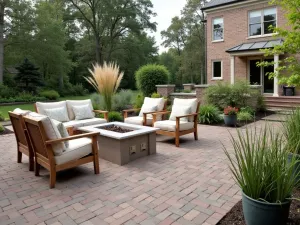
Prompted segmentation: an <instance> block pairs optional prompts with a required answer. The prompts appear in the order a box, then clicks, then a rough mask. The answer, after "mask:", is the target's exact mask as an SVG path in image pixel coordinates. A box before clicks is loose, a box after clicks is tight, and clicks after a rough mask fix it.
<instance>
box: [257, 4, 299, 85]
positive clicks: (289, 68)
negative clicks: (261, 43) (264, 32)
mask: <svg viewBox="0 0 300 225" xmlns="http://www.w3.org/2000/svg"><path fill="white" fill-rule="evenodd" d="M270 3H271V4H277V5H280V6H281V7H282V8H283V9H284V10H286V15H285V16H286V18H287V20H288V25H289V28H288V29H285V28H275V32H276V33H277V34H276V36H278V37H281V38H283V39H284V42H283V44H282V45H277V46H274V48H273V49H266V50H264V52H265V55H266V56H273V55H274V54H278V55H280V54H286V53H287V54H289V56H288V57H285V58H284V59H283V60H280V61H279V67H278V68H277V70H276V71H275V72H274V73H269V74H268V75H269V78H273V77H276V76H277V77H278V78H279V83H280V84H286V85H288V86H300V60H299V57H297V55H298V54H300V26H299V24H300V11H299V9H300V0H293V1H290V0H272V1H271V2H270ZM270 29H274V28H272V27H270ZM259 65H260V66H269V65H274V62H267V61H265V62H262V63H260V64H259Z"/></svg>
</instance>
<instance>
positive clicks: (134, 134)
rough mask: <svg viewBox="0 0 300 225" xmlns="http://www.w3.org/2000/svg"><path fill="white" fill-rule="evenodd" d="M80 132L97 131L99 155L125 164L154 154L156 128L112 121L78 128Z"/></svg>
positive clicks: (113, 161)
mask: <svg viewBox="0 0 300 225" xmlns="http://www.w3.org/2000/svg"><path fill="white" fill-rule="evenodd" d="M78 130H79V131H81V132H99V136H98V145H99V157H100V158H102V159H105V160H107V161H110V162H112V163H116V164H118V165H121V166H122V165H125V164H127V163H129V162H130V161H133V160H135V159H138V158H141V157H144V156H147V155H152V154H156V131H157V130H158V128H153V127H145V126H139V125H133V124H127V123H120V122H113V123H106V124H98V125H93V126H88V127H81V128H78Z"/></svg>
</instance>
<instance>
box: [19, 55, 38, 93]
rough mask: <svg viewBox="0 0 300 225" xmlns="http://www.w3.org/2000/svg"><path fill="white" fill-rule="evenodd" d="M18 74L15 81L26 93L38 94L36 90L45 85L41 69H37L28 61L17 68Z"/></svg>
mask: <svg viewBox="0 0 300 225" xmlns="http://www.w3.org/2000/svg"><path fill="white" fill-rule="evenodd" d="M16 69H17V70H18V74H17V75H16V77H15V80H16V82H17V84H18V85H19V87H20V88H22V89H23V90H26V91H33V92H36V88H37V87H39V86H41V85H43V82H42V79H41V74H40V73H39V72H38V70H39V68H37V67H35V65H33V64H32V63H31V62H29V60H28V59H25V60H24V62H23V63H22V64H21V65H20V66H18V67H16Z"/></svg>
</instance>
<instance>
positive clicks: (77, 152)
mask: <svg viewBox="0 0 300 225" xmlns="http://www.w3.org/2000/svg"><path fill="white" fill-rule="evenodd" d="M91 153H92V141H91V139H90V138H79V139H75V140H71V141H69V148H67V149H66V151H64V152H63V154H62V155H60V156H55V157H54V158H55V162H56V164H57V165H61V164H63V163H66V162H70V161H72V160H77V159H80V158H82V157H84V156H87V155H89V154H91Z"/></svg>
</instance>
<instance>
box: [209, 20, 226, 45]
mask: <svg viewBox="0 0 300 225" xmlns="http://www.w3.org/2000/svg"><path fill="white" fill-rule="evenodd" d="M216 19H223V38H222V39H220V40H214V21H215V20H216ZM211 28H212V36H211V37H212V38H211V39H212V41H211V42H223V41H224V33H225V23H224V17H222V16H220V17H215V18H212V24H211Z"/></svg>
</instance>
